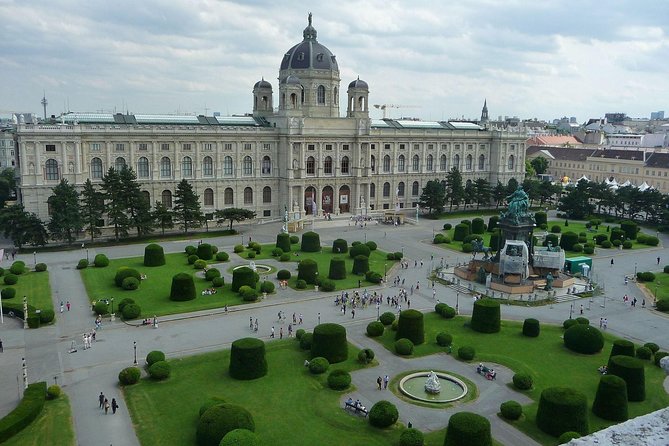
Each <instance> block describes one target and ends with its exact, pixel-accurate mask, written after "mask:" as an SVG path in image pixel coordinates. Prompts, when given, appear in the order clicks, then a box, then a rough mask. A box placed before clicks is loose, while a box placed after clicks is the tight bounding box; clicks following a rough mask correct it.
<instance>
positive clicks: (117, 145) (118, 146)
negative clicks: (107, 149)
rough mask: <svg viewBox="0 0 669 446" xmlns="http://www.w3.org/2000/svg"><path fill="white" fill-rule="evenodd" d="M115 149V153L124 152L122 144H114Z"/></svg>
mask: <svg viewBox="0 0 669 446" xmlns="http://www.w3.org/2000/svg"><path fill="white" fill-rule="evenodd" d="M115 147H116V151H117V152H125V144H123V143H122V142H119V143H116V146H115Z"/></svg>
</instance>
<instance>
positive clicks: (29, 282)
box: [0, 271, 53, 310]
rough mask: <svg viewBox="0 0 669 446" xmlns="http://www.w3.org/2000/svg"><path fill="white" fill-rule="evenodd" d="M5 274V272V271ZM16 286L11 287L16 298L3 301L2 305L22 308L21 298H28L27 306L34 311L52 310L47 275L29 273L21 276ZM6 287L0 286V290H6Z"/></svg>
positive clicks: (46, 273)
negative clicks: (34, 309)
mask: <svg viewBox="0 0 669 446" xmlns="http://www.w3.org/2000/svg"><path fill="white" fill-rule="evenodd" d="M5 274H7V271H5ZM18 277H19V281H18V282H17V283H16V285H12V287H13V288H14V289H16V297H14V298H13V299H11V300H5V301H3V304H9V305H17V306H18V307H20V308H23V296H26V297H28V304H29V305H32V306H34V307H35V308H36V309H41V310H45V309H51V310H53V301H52V300H51V286H50V285H49V273H48V272H46V271H44V272H41V273H38V272H35V271H29V272H27V273H25V274H21V275H20V276H18ZM7 287H8V285H5V284H4V283H3V284H2V285H0V289H3V288H7Z"/></svg>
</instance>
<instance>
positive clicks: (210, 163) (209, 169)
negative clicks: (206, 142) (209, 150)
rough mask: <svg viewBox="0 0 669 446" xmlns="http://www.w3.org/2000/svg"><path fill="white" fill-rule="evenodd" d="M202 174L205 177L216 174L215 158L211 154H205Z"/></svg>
mask: <svg viewBox="0 0 669 446" xmlns="http://www.w3.org/2000/svg"><path fill="white" fill-rule="evenodd" d="M202 175H204V176H205V177H211V176H213V175H214V160H213V159H212V158H211V157H210V156H205V157H204V159H203V160H202Z"/></svg>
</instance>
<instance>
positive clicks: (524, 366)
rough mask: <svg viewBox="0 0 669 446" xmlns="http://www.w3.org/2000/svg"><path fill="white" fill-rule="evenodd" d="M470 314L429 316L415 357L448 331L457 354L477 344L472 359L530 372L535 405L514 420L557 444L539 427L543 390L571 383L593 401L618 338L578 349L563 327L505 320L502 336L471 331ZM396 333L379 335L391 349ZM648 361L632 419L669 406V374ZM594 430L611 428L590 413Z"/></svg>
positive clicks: (528, 431) (433, 348)
mask: <svg viewBox="0 0 669 446" xmlns="http://www.w3.org/2000/svg"><path fill="white" fill-rule="evenodd" d="M468 320H469V318H465V317H456V318H454V319H451V320H446V319H443V318H442V317H441V316H439V315H437V314H436V313H427V314H425V339H426V342H425V344H422V345H418V346H416V347H415V349H414V355H416V356H424V355H430V354H433V353H435V352H439V351H443V347H439V346H438V345H437V344H436V342H435V339H436V335H437V333H439V332H442V331H446V332H448V333H450V334H451V335H453V352H454V353H455V352H457V350H458V348H459V347H463V346H472V347H474V348H475V351H476V357H475V359H474V360H473V361H472V372H474V364H476V363H478V362H484V363H485V362H495V363H498V364H502V365H505V366H507V367H509V368H511V369H513V370H514V372H524V373H529V374H530V375H532V377H533V378H534V388H533V389H532V390H531V391H528V392H527V395H528V396H529V397H530V398H532V399H533V400H534V401H535V403H532V404H530V405H527V406H524V407H523V411H524V413H525V417H524V419H523V420H521V421H520V422H516V423H514V425H516V426H517V427H518V428H519V429H520V430H522V431H523V432H525V433H526V434H528V435H530V436H532V437H533V438H534V439H535V440H537V441H539V442H540V443H542V444H546V445H554V444H556V439H555V438H553V437H551V436H550V435H547V434H544V433H543V432H541V431H540V430H539V429H538V428H537V427H536V425H535V422H534V419H535V415H536V410H537V405H538V400H539V396H540V395H541V391H542V390H543V389H545V388H547V387H552V386H568V387H573V388H575V389H577V390H580V391H581V392H583V393H584V394H585V395H587V397H588V402H589V404H592V401H593V400H594V397H595V393H596V390H597V385H598V383H599V379H600V375H599V373H598V372H597V368H598V367H599V366H601V365H602V364H606V362H607V361H608V357H609V353H610V351H611V345H612V342H613V340H614V339H615V337H613V336H610V335H608V334H605V345H604V348H603V350H602V351H601V352H600V353H598V354H595V355H581V354H577V353H573V352H571V351H570V350H568V349H567V348H565V347H564V345H563V341H562V339H561V336H562V334H563V329H562V327H558V326H554V325H546V324H542V326H541V335H540V336H539V337H538V338H529V337H525V336H523V335H522V333H521V329H522V323H520V322H513V321H502V330H501V331H500V332H499V333H497V334H483V333H478V332H475V331H473V330H471V329H469V328H468V327H467V326H466V325H465V324H466V323H467V322H468ZM394 336H395V332H394V331H392V330H386V333H384V335H383V336H382V337H381V338H377V340H378V341H379V342H381V343H382V344H383V345H384V346H385V347H386V348H387V349H389V350H391V351H394V349H393V343H394V341H395V337H394ZM644 362H645V363H646V395H647V398H646V400H645V401H643V402H636V403H629V415H630V418H633V417H636V416H639V415H643V414H646V413H649V412H652V411H654V410H658V409H661V408H664V407H667V406H668V405H669V395H668V394H667V392H665V391H664V389H663V387H662V382H663V381H664V378H665V374H664V372H662V370H661V369H660V368H659V367H656V366H655V365H654V364H653V363H652V362H651V361H644ZM589 417H590V429H591V431H596V430H600V429H603V428H605V427H607V426H610V425H611V424H614V423H611V422H609V421H606V420H603V419H601V418H599V417H597V416H595V415H593V414H592V413H591V412H590V411H589Z"/></svg>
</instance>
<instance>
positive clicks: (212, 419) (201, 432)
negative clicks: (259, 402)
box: [196, 403, 256, 446]
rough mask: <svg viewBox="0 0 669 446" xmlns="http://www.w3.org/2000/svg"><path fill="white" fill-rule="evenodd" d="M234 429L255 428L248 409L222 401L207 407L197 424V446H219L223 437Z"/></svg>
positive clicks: (249, 429) (250, 429)
mask: <svg viewBox="0 0 669 446" xmlns="http://www.w3.org/2000/svg"><path fill="white" fill-rule="evenodd" d="M236 429H246V430H248V431H251V432H254V431H255V430H256V425H255V422H254V421H253V417H252V416H251V414H250V413H249V411H248V410H246V409H244V408H243V407H241V406H237V405H235V404H229V403H222V404H218V405H215V406H212V407H210V408H209V409H207V410H206V411H205V412H204V413H203V414H202V416H201V417H200V419H199V421H198V424H197V431H196V438H197V444H198V446H220V444H221V441H222V440H223V437H225V436H226V435H227V434H228V432H231V431H234V430H236Z"/></svg>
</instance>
